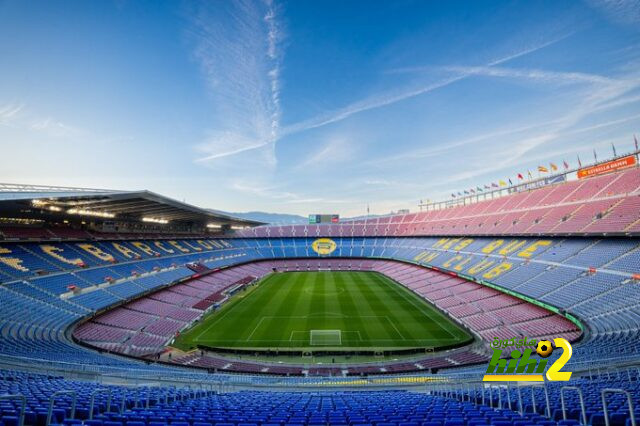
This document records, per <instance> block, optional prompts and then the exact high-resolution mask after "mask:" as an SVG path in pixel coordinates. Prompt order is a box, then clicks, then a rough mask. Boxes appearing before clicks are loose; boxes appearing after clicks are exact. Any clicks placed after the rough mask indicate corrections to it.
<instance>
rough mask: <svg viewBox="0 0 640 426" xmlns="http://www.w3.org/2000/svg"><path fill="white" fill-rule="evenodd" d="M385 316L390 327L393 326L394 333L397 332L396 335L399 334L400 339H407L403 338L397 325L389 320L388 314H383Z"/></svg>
mask: <svg viewBox="0 0 640 426" xmlns="http://www.w3.org/2000/svg"><path fill="white" fill-rule="evenodd" d="M385 318H386V319H387V321H389V324H391V327H393V329H394V330H395V331H396V333H398V336H400V338H401V339H402V340H407V339H405V338H404V336H403V335H402V333H400V330H398V327H396V325H395V324H394V323H393V321H391V320H390V319H389V317H388V316H386V315H385Z"/></svg>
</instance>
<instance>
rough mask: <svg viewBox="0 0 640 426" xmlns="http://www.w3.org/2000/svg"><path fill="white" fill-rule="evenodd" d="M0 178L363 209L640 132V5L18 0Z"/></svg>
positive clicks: (3, 103) (1, 3) (3, 16)
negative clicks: (52, 0) (57, 0)
mask: <svg viewBox="0 0 640 426" xmlns="http://www.w3.org/2000/svg"><path fill="white" fill-rule="evenodd" d="M0 40H2V43H0V57H1V58H2V60H1V61H0V70H1V76H2V78H0V144H1V145H2V151H1V152H2V153H3V155H1V156H0V181H4V182H18V183H33V184H55V185H71V186H90V187H103V188H115V189H149V190H152V191H156V192H159V193H162V194H165V195H168V196H171V197H174V198H177V199H185V200H186V201H187V202H190V203H193V204H197V205H200V206H203V207H212V208H218V209H222V210H228V211H247V210H264V211H271V212H287V213H299V214H303V215H304V214H308V213H317V212H326V213H333V212H338V213H340V214H343V215H347V216H350V215H359V214H364V213H365V211H366V206H367V204H369V205H370V207H371V212H372V213H388V212H389V211H391V210H396V209H400V208H410V209H413V210H415V209H416V204H417V203H418V200H420V199H424V200H426V199H431V200H438V199H446V198H447V197H450V195H449V194H450V193H451V192H452V191H456V192H457V191H459V190H463V189H465V188H470V187H475V186H478V185H481V186H482V185H484V184H486V183H490V182H492V181H496V180H497V179H505V178H508V177H512V178H513V177H514V176H515V175H516V174H517V173H519V172H526V170H528V169H530V170H534V169H535V168H536V167H537V165H538V164H543V163H548V162H549V161H554V162H556V163H561V162H562V160H563V159H565V160H567V161H568V162H569V163H570V164H572V165H574V164H575V163H576V156H577V155H580V156H581V158H582V159H583V162H585V163H586V162H587V161H588V160H591V159H592V158H593V154H592V151H593V149H596V150H597V151H598V153H599V156H600V158H603V157H606V156H609V155H611V143H612V142H613V143H615V144H616V147H617V148H618V151H619V152H620V151H629V150H631V149H632V148H633V134H634V132H635V133H638V134H640V1H638V0H606V1H596V0H588V1H585V2H579V1H557V0H554V1H505V2H499V1H495V2H489V1H472V2H458V1H446V2H443V1H433V2H429V1H424V0H421V1H406V0H400V1H392V2H382V1H374V2H371V1H355V0H352V1H346V2H345V1H316V2H312V1H309V0H302V1H300V0H296V1H286V2H285V1H279V0H271V1H268V0H265V1H231V0H229V1H210V2H195V1H185V2H178V1H174V2H159V1H149V2H141V1H136V2H134V1H126V0H118V1H113V2H109V1H61V2H49V1H18V0H9V1H7V0H0Z"/></svg>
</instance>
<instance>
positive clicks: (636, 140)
mask: <svg viewBox="0 0 640 426" xmlns="http://www.w3.org/2000/svg"><path fill="white" fill-rule="evenodd" d="M633 142H635V144H636V151H637V150H638V138H636V135H633Z"/></svg>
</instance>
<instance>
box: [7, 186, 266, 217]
mask: <svg viewBox="0 0 640 426" xmlns="http://www.w3.org/2000/svg"><path fill="white" fill-rule="evenodd" d="M27 205H28V206H31V207H38V206H47V207H49V208H50V210H51V211H52V212H55V211H59V212H63V211H68V210H70V209H82V210H83V211H86V212H102V213H107V212H108V214H109V215H113V216H112V217H113V218H114V220H117V219H124V220H142V218H158V219H163V220H167V221H179V222H194V223H203V224H206V223H216V224H219V225H229V226H257V225H262V224H263V223H261V222H257V221H252V220H247V219H242V218H238V217H233V216H230V215H227V214H224V213H222V212H217V211H215V210H210V209H204V208H200V207H197V206H194V205H191V204H187V203H184V202H181V201H178V200H174V199H173V198H169V197H165V196H164V195H160V194H156V193H154V192H151V191H146V190H142V191H121V190H111V189H94V188H74V187H63V186H47V185H28V184H15V183H0V212H3V213H10V212H18V211H24V208H25V206H27Z"/></svg>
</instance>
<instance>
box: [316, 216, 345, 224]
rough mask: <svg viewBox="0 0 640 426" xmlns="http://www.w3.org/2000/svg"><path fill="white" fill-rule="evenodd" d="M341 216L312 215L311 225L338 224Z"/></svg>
mask: <svg viewBox="0 0 640 426" xmlns="http://www.w3.org/2000/svg"><path fill="white" fill-rule="evenodd" d="M338 222H340V215H337V214H310V215H309V223H310V224H313V223H338Z"/></svg>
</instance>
